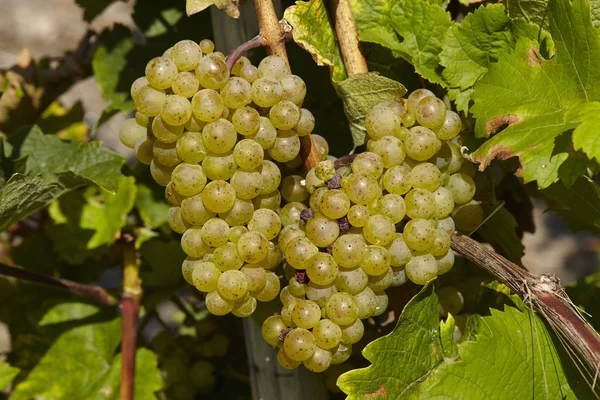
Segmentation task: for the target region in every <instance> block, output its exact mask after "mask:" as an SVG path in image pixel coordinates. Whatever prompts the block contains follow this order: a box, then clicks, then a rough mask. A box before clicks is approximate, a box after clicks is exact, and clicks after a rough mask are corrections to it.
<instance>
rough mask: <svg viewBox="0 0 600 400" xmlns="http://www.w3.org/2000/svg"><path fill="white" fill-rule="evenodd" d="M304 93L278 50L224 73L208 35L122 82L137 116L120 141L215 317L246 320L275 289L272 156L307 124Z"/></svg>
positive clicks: (275, 174) (276, 171) (281, 154)
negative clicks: (159, 198)
mask: <svg viewBox="0 0 600 400" xmlns="http://www.w3.org/2000/svg"><path fill="white" fill-rule="evenodd" d="M305 94H306V85H305V84H304V81H303V80H302V79H301V78H299V77H298V76H296V75H292V74H291V73H290V71H289V68H288V66H287V64H286V62H285V61H284V60H283V59H281V58H280V57H276V56H269V57H266V58H264V59H263V60H262V61H261V62H260V64H259V65H258V67H256V66H253V65H252V64H251V63H250V61H249V60H248V59H247V58H245V57H242V58H240V59H239V60H238V61H237V62H236V63H235V65H234V66H233V68H232V69H231V71H230V69H229V67H228V65H227V63H226V60H225V57H224V56H223V54H222V53H218V52H214V44H213V43H212V42H211V41H209V40H203V41H202V42H200V44H197V43H195V42H193V41H190V40H184V41H181V42H178V43H177V44H175V45H174V46H173V47H171V48H170V49H168V50H167V51H166V52H165V53H164V54H163V56H162V57H156V58H154V59H152V60H150V62H148V64H147V66H146V71H145V77H142V78H139V79H137V80H136V81H135V82H134V83H133V85H132V86H131V96H132V98H133V100H134V101H135V104H136V109H137V113H136V116H135V118H131V119H129V120H126V121H125V122H124V123H123V124H122V126H121V128H120V132H119V135H120V139H121V141H122V142H123V143H124V144H125V145H126V146H128V147H131V148H134V149H135V153H136V156H137V158H138V160H139V161H140V162H142V163H146V164H149V165H150V172H151V174H152V177H153V178H154V180H155V181H156V182H157V183H158V184H160V185H162V186H165V187H166V194H165V196H166V199H167V200H168V202H169V203H170V204H171V205H172V207H171V209H170V210H169V214H168V221H169V224H170V226H171V228H172V229H173V230H174V231H175V232H177V233H180V234H182V238H181V246H182V248H183V250H184V251H185V253H186V254H187V255H188V258H187V259H186V260H185V262H184V263H183V266H182V272H183V276H184V278H185V280H186V281H187V282H188V283H190V284H192V285H194V286H195V287H196V288H197V289H198V290H200V291H201V292H204V293H206V307H207V308H208V310H209V311H210V312H211V313H213V314H215V315H225V314H228V313H229V312H231V313H233V314H234V315H236V316H238V317H247V316H249V315H251V314H252V313H253V312H254V310H255V309H256V305H257V300H258V301H263V302H267V301H271V300H273V299H274V298H276V297H277V295H278V294H279V290H280V282H279V277H278V276H277V275H276V274H275V273H274V272H273V271H272V270H273V269H274V268H276V267H277V266H278V265H280V263H281V260H282V252H281V251H280V249H279V247H278V246H277V245H276V244H275V243H274V242H273V240H274V239H275V238H277V236H278V235H279V231H280V229H281V218H280V216H279V214H278V211H279V208H280V203H281V193H280V191H279V186H280V183H281V172H280V167H279V166H278V165H277V164H276V163H288V164H289V163H297V160H298V159H299V152H300V139H299V137H300V136H306V135H309V134H310V133H311V132H312V130H313V128H314V125H315V119H314V117H313V115H312V114H311V113H310V111H308V110H306V109H304V108H302V107H301V106H302V102H303V101H304V96H305ZM317 140H319V139H317ZM324 147H325V148H324ZM319 148H320V150H321V152H323V151H325V152H326V151H327V149H326V144H325V145H323V143H322V142H321V143H320V146H319ZM324 156H325V157H326V154H325V155H324ZM292 180H293V178H292ZM288 183H289V180H288ZM288 183H286V185H288ZM292 183H293V182H292Z"/></svg>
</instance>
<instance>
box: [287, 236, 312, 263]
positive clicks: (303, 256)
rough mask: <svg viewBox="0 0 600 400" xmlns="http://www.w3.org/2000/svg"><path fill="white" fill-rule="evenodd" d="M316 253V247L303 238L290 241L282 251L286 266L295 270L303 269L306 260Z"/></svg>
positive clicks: (299, 237)
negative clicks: (288, 265)
mask: <svg viewBox="0 0 600 400" xmlns="http://www.w3.org/2000/svg"><path fill="white" fill-rule="evenodd" d="M318 252H319V249H318V248H317V246H315V245H314V244H313V242H312V241H310V240H309V239H308V238H307V237H304V236H298V237H295V238H293V239H292V240H290V242H289V243H288V244H287V246H286V247H285V251H284V253H285V258H286V260H287V262H288V264H290V265H291V266H292V267H294V268H296V269H305V268H306V265H307V264H308V260H309V259H310V258H311V257H312V256H314V255H315V254H317V253H318Z"/></svg>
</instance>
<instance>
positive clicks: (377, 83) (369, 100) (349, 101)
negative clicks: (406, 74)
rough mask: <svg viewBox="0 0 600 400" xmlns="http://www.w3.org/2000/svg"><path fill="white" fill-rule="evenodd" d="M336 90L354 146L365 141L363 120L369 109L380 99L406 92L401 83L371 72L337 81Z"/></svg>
mask: <svg viewBox="0 0 600 400" xmlns="http://www.w3.org/2000/svg"><path fill="white" fill-rule="evenodd" d="M336 90H337V92H338V95H339V96H340V97H341V98H342V101H343V102H344V112H345V113H346V117H347V118H348V122H349V123H350V132H351V133H352V140H353V141H354V145H355V146H360V145H361V144H363V143H364V142H365V135H366V130H365V126H364V121H365V117H366V115H367V113H368V112H369V110H370V109H371V108H373V106H375V105H376V104H378V103H381V102H382V101H393V100H397V99H399V98H401V97H402V96H404V94H405V93H406V89H405V88H404V86H402V84H401V83H399V82H396V81H394V80H392V79H389V78H385V77H383V76H380V75H377V74H375V73H372V72H370V73H367V74H357V75H353V76H351V77H349V78H348V79H346V80H343V81H341V82H338V83H337V85H336Z"/></svg>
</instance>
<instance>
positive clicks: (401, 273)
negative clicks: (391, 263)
mask: <svg viewBox="0 0 600 400" xmlns="http://www.w3.org/2000/svg"><path fill="white" fill-rule="evenodd" d="M392 274H393V278H392V286H393V287H398V286H402V285H404V284H405V283H406V271H405V270H404V267H402V268H392Z"/></svg>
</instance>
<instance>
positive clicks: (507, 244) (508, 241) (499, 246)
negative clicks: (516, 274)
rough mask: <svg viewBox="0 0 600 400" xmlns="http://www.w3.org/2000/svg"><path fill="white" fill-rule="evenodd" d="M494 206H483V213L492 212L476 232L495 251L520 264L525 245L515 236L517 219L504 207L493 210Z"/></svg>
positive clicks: (488, 213)
mask: <svg viewBox="0 0 600 400" xmlns="http://www.w3.org/2000/svg"><path fill="white" fill-rule="evenodd" d="M495 208H496V206H494V207H484V211H485V213H484V215H490V214H491V213H492V212H493V213H494V214H493V215H492V216H491V217H490V218H489V219H488V220H487V221H485V223H484V224H483V225H482V226H481V227H480V228H479V229H478V230H477V233H479V234H480V235H481V237H482V238H483V239H484V240H485V241H486V242H488V243H491V244H492V245H493V246H494V248H495V249H496V251H498V252H499V253H500V254H502V255H503V256H505V257H506V258H508V259H509V260H511V261H512V262H514V263H517V264H519V265H521V258H522V257H523V250H524V249H525V247H524V246H523V243H522V242H521V239H519V236H517V231H516V229H517V226H518V224H517V221H516V220H515V217H513V215H512V214H511V213H510V212H509V211H508V210H507V209H506V208H505V207H502V208H500V209H499V210H497V211H496V210H495Z"/></svg>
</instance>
